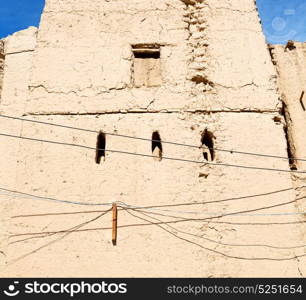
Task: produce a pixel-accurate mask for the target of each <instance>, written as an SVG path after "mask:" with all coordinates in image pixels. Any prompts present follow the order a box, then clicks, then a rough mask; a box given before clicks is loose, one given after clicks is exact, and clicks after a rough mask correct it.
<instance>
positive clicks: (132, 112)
mask: <svg viewBox="0 0 306 300" xmlns="http://www.w3.org/2000/svg"><path fill="white" fill-rule="evenodd" d="M184 113H190V114H191V113H192V114H207V115H209V114H218V113H254V114H265V113H266V114H275V113H276V114H279V110H201V109H194V110H193V109H190V110H152V111H147V110H133V109H131V110H128V111H127V110H116V111H94V112H56V111H53V112H52V111H51V112H27V113H24V114H23V115H22V116H92V115H111V114H184Z"/></svg>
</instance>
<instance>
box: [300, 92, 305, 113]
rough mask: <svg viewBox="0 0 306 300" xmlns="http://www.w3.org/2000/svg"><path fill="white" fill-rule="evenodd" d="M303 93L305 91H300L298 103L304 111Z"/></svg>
mask: <svg viewBox="0 0 306 300" xmlns="http://www.w3.org/2000/svg"><path fill="white" fill-rule="evenodd" d="M304 94H305V91H302V94H301V97H300V104H301V106H302V109H303V111H305V105H304V101H303V98H304Z"/></svg>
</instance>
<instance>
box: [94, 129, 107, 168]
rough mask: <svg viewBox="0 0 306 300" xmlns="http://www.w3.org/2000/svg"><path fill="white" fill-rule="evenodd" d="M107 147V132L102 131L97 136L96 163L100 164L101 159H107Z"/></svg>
mask: <svg viewBox="0 0 306 300" xmlns="http://www.w3.org/2000/svg"><path fill="white" fill-rule="evenodd" d="M105 147H106V138H105V133H103V132H102V131H100V132H99V134H98V136H97V145H96V163H97V164H100V163H101V160H103V161H104V160H105Z"/></svg>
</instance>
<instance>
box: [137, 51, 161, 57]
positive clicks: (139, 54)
mask: <svg viewBox="0 0 306 300" xmlns="http://www.w3.org/2000/svg"><path fill="white" fill-rule="evenodd" d="M134 57H135V58H143V59H145V58H154V59H158V58H160V52H159V51H155V50H154V51H148V50H145V51H139V50H138V51H137V50H134Z"/></svg>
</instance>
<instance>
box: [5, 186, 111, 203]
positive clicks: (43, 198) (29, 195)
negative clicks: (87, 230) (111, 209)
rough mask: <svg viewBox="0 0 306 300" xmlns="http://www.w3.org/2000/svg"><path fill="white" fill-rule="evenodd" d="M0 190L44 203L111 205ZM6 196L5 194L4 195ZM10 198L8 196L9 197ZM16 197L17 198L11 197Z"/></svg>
mask: <svg viewBox="0 0 306 300" xmlns="http://www.w3.org/2000/svg"><path fill="white" fill-rule="evenodd" d="M0 190H2V191H5V192H8V193H16V194H19V195H22V196H25V197H29V198H31V199H34V198H35V199H38V200H44V201H52V202H59V203H68V204H76V205H86V206H111V205H112V203H88V202H78V201H69V200H59V199H55V198H51V197H42V196H34V195H31V194H28V193H24V192H19V191H14V190H9V189H6V188H0ZM2 195H3V194H2ZM4 195H7V194H4ZM9 196H10V195H9ZM13 197H17V196H13Z"/></svg>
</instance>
